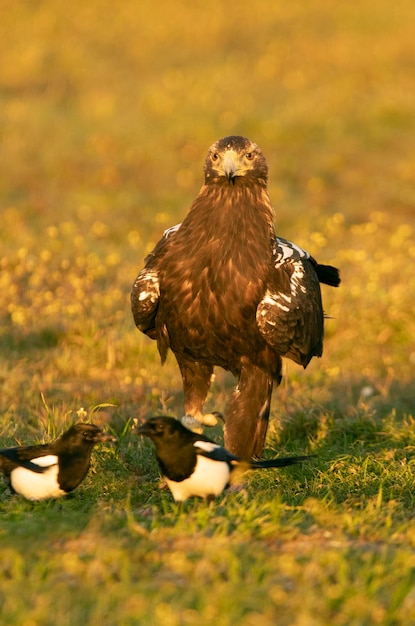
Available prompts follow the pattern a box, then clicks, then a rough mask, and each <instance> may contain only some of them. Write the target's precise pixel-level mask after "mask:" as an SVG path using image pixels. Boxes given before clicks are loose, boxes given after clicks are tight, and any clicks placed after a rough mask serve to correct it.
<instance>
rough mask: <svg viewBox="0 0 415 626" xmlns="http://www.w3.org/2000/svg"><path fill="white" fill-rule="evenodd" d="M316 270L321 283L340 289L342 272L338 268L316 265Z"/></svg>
mask: <svg viewBox="0 0 415 626" xmlns="http://www.w3.org/2000/svg"><path fill="white" fill-rule="evenodd" d="M315 270H316V272H317V277H318V279H319V281H320V282H321V283H324V284H325V285H330V286H331V287H338V286H339V285H340V282H341V280H340V272H339V270H338V269H337V267H333V266H332V265H321V263H316V265H315Z"/></svg>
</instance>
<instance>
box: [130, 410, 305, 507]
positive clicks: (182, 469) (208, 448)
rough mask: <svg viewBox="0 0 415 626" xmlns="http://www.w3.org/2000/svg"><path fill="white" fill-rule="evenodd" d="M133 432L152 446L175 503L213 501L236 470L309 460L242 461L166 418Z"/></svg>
mask: <svg viewBox="0 0 415 626" xmlns="http://www.w3.org/2000/svg"><path fill="white" fill-rule="evenodd" d="M135 432H136V433H138V434H140V435H143V436H145V437H149V438H150V439H151V440H152V442H153V443H154V446H155V448H156V457H157V461H158V463H159V466H160V469H161V472H162V474H163V476H164V478H165V480H166V483H167V486H168V487H169V489H170V491H171V492H172V494H173V498H174V499H175V501H176V502H183V501H184V500H187V499H188V498H191V497H192V496H196V497H199V498H206V499H208V500H211V499H213V498H214V497H216V496H218V495H220V494H221V493H222V491H223V490H224V489H225V487H227V486H228V485H229V484H230V482H231V477H232V474H233V473H234V472H235V471H236V470H238V469H239V470H242V471H245V470H250V469H261V468H270V467H285V466H287V465H293V464H294V463H300V462H301V461H305V460H307V459H309V458H311V457H309V456H294V457H282V458H279V459H267V460H262V461H244V460H242V459H241V458H239V457H238V456H235V455H234V454H231V453H230V452H229V451H228V450H226V449H225V448H223V447H222V446H220V445H218V444H217V443H215V442H213V441H212V440H211V439H209V438H208V437H206V436H204V435H201V434H197V433H195V432H192V431H191V430H189V429H188V428H186V427H185V426H183V424H182V423H181V422H179V421H178V420H176V419H174V418H173V417H167V416H160V417H151V418H150V419H149V420H147V421H146V422H145V423H144V424H143V425H142V426H139V427H138V428H137V429H136V430H135Z"/></svg>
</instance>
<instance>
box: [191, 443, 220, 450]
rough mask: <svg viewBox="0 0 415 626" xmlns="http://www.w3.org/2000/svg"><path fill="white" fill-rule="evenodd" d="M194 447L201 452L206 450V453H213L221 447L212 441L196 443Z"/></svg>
mask: <svg viewBox="0 0 415 626" xmlns="http://www.w3.org/2000/svg"><path fill="white" fill-rule="evenodd" d="M193 445H194V447H195V448H199V449H200V450H204V452H212V451H213V450H216V449H217V448H220V446H219V445H218V444H217V443H213V442H212V441H195V442H194V444H193Z"/></svg>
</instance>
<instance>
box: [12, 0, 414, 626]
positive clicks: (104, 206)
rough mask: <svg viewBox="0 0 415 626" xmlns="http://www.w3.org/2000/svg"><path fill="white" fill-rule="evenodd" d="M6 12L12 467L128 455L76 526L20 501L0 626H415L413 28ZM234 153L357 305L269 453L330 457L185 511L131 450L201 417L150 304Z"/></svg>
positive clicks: (123, 12)
mask: <svg viewBox="0 0 415 626" xmlns="http://www.w3.org/2000/svg"><path fill="white" fill-rule="evenodd" d="M7 4H8V7H7V11H4V15H3V18H4V19H3V21H2V30H3V32H2V37H0V54H1V58H2V61H3V63H2V66H3V69H2V76H1V79H0V102H1V106H0V127H1V128H2V141H1V144H0V169H1V172H2V176H1V178H0V192H1V196H0V197H1V207H0V210H1V229H0V242H1V252H0V268H1V269H0V311H1V314H0V348H1V350H0V380H1V395H0V444H1V446H9V445H16V443H22V444H24V443H32V442H43V441H49V440H51V439H53V438H55V437H56V436H58V435H59V434H60V433H61V432H62V431H63V430H64V429H65V428H67V426H68V425H69V424H71V423H72V422H73V421H76V420H78V419H80V418H82V419H87V420H91V421H93V422H95V423H97V424H99V425H100V426H103V427H104V428H108V429H110V430H112V431H113V432H114V433H116V434H117V435H118V438H119V442H118V444H117V446H115V447H114V446H113V447H111V446H101V447H99V448H97V449H96V450H95V452H94V454H93V463H92V467H91V471H90V473H89V475H88V477H87V479H86V480H85V482H84V483H83V484H82V485H81V486H80V488H79V489H78V490H76V491H75V492H74V494H73V495H72V496H70V497H68V498H67V499H65V500H61V501H51V502H41V503H30V502H27V501H24V500H22V499H20V498H18V497H16V496H12V495H11V494H10V492H9V490H8V488H7V486H6V484H5V483H4V482H1V481H0V576H1V581H2V584H1V586H0V615H1V618H2V622H4V623H7V624H9V625H11V626H13V625H14V624H16V625H17V624H18V625H19V626H22V625H23V626H49V624H56V623H59V625H60V626H72V625H75V624H88V625H91V626H94V625H97V626H98V625H99V626H115V625H117V626H118V625H119V626H129V625H131V626H135V625H138V624H145V625H146V626H147V625H148V624H154V625H155V626H158V625H159V624H160V625H161V624H163V626H176V625H177V626H182V625H193V624H199V625H201V626H203V625H204V624H206V625H210V624H212V623H215V624H217V626H228V625H230V624H238V625H240V626H251V625H253V624H255V626H268V625H270V626H271V625H272V626H274V624H278V625H279V626H280V625H282V626H284V625H287V626H288V625H289V626H292V625H293V626H314V625H315V626H319V625H326V624H333V625H334V626H343V625H344V626H354V625H356V626H366V625H367V626H372V625H373V624H382V625H387V626H398V625H400V624H404V623H405V624H411V623H415V574H414V573H415V550H414V548H415V526H414V523H413V519H414V514H415V498H414V450H415V428H414V426H415V421H414V419H415V416H414V413H413V406H414V400H415V394H414V390H413V368H414V362H415V348H414V336H415V322H414V316H413V302H414V294H415V278H414V275H413V271H412V268H413V265H414V259H415V244H414V228H415V221H414V214H415V213H414V208H415V195H414V187H413V171H414V157H413V154H414V152H415V140H414V137H415V132H414V131H415V116H414V114H413V111H414V110H415V95H414V94H415V89H414V78H413V63H412V59H413V55H414V41H413V27H412V24H413V7H412V3H411V2H409V0H401V1H400V2H398V3H397V4H396V3H395V5H393V6H392V5H390V3H387V2H386V1H385V0H380V1H378V2H376V3H375V2H373V1H372V0H363V2H360V3H359V5H354V4H353V3H352V4H351V3H348V2H332V1H328V2H325V3H320V2H317V0H312V1H311V2H310V3H307V6H306V5H304V3H299V2H292V3H289V4H287V3H282V2H276V3H269V2H266V1H265V0H259V2H257V3H256V5H255V7H256V8H255V12H254V13H253V12H252V6H251V4H248V3H247V2H245V0H244V1H242V2H240V3H239V4H238V10H237V11H236V12H235V11H234V12H233V13H230V12H229V7H227V8H225V5H222V4H221V3H210V4H209V5H206V3H205V4H204V3H202V2H199V1H197V2H194V3H192V4H191V5H189V3H185V2H176V3H174V4H172V3H168V2H166V1H165V0H162V1H161V2H159V3H157V5H154V3H150V2H148V1H147V0H145V1H143V2H140V3H134V2H130V1H127V2H124V3H122V6H121V5H114V4H111V3H109V2H107V1H105V0H91V1H90V2H88V3H83V4H82V3H80V2H77V1H75V2H73V3H72V4H71V7H70V8H68V6H67V4H65V3H64V2H60V1H58V2H54V3H53V5H52V3H51V2H50V0H46V1H45V2H43V3H41V4H39V5H35V4H33V3H20V2H14V3H7ZM232 133H238V134H244V135H247V136H249V137H250V138H252V139H254V140H255V141H257V143H258V144H259V145H260V146H261V148H262V149H263V151H264V153H265V155H266V157H267V160H268V163H269V168H270V194H271V197H272V200H273V202H274V205H275V209H276V223H277V231H278V232H279V233H280V234H281V235H282V236H284V237H288V238H290V239H292V240H294V241H296V242H297V243H299V244H300V245H303V246H304V247H306V248H307V249H309V250H310V251H312V253H313V254H314V255H315V256H316V257H317V258H318V259H320V260H321V261H322V262H327V263H333V264H335V265H337V266H338V267H340V268H341V271H342V279H343V283H342V286H341V288H340V289H339V290H332V289H329V288H324V293H323V296H324V305H325V310H326V312H327V314H328V315H330V316H331V317H332V318H333V319H328V320H327V322H326V342H325V352H324V356H323V358H322V359H321V360H315V361H313V362H312V363H311V364H310V366H309V367H308V368H307V370H306V371H303V370H301V369H300V368H298V367H297V366H295V365H294V364H293V363H290V362H286V364H285V371H284V379H283V383H282V385H281V387H280V388H279V389H278V390H277V391H276V393H275V394H274V400H273V406H272V423H271V427H270V432H269V437H268V440H267V449H266V452H265V454H266V455H267V456H271V455H273V454H277V453H278V454H299V453H308V452H310V453H313V454H315V455H316V458H315V459H314V460H313V461H311V462H310V463H308V464H304V465H302V466H301V467H292V468H287V469H283V470H281V471H279V472H272V471H266V472H257V473H251V474H250V475H249V476H248V477H247V483H246V489H245V490H244V491H242V492H240V493H228V494H225V495H223V496H222V497H220V498H218V500H217V501H216V502H215V503H213V504H210V505H207V504H205V503H203V502H197V501H194V502H187V503H185V505H184V506H182V507H178V506H176V505H175V504H174V502H173V501H172V498H171V495H170V493H169V492H168V491H166V490H165V489H162V488H160V486H159V474H158V469H157V466H156V463H155V460H154V453H153V449H152V447H151V445H150V444H149V443H148V442H142V441H140V440H137V438H136V437H135V436H134V435H133V434H132V432H131V424H132V421H133V420H134V419H135V418H143V417H148V416H150V415H152V414H157V413H161V412H167V413H170V414H172V415H176V416H180V414H181V410H182V396H181V391H180V389H181V384H180V375H179V372H178V368H177V366H176V364H175V361H174V359H173V358H172V357H171V356H170V357H169V359H168V361H167V364H166V365H165V366H164V367H163V368H162V367H161V366H160V363H159V358H158V355H157V352H156V348H155V345H154V344H153V343H152V342H151V341H150V340H148V339H147V338H145V337H143V336H142V335H140V333H138V331H136V329H135V328H134V327H133V322H132V318H131V314H130V311H129V291H130V287H131V284H132V282H133V280H134V278H135V275H136V274H137V272H138V270H139V269H140V268H141V266H142V262H143V258H144V256H145V255H146V254H147V252H148V251H149V250H150V249H151V248H152V247H153V245H154V243H155V242H156V241H157V239H158V238H159V236H160V233H161V232H162V230H163V229H164V228H166V227H167V226H170V225H172V224H175V223H177V222H179V221H180V220H181V219H182V218H183V215H184V214H185V212H186V209H187V207H188V206H189V204H190V202H191V200H192V198H193V197H194V195H195V194H196V193H197V191H198V188H199V186H200V184H201V169H202V162H203V159H204V155H205V153H206V151H207V148H208V146H209V145H210V143H212V142H213V141H214V140H216V139H217V138H218V137H220V136H224V135H226V134H232ZM232 382H233V381H232V379H231V378H230V377H229V376H228V375H227V374H224V373H222V372H217V378H216V381H215V383H214V385H213V388H212V393H211V394H210V397H209V399H208V405H209V408H212V409H213V408H215V409H217V410H221V409H223V407H224V404H225V401H226V396H227V394H228V393H229V390H230V389H231V385H232ZM213 436H214V437H215V438H217V439H218V440H220V439H221V431H220V429H216V430H215V431H214V433H213Z"/></svg>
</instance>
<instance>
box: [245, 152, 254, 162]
mask: <svg viewBox="0 0 415 626" xmlns="http://www.w3.org/2000/svg"><path fill="white" fill-rule="evenodd" d="M245 156H246V158H247V159H248V161H252V159H253V158H254V153H253V152H247V153H246V154H245Z"/></svg>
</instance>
